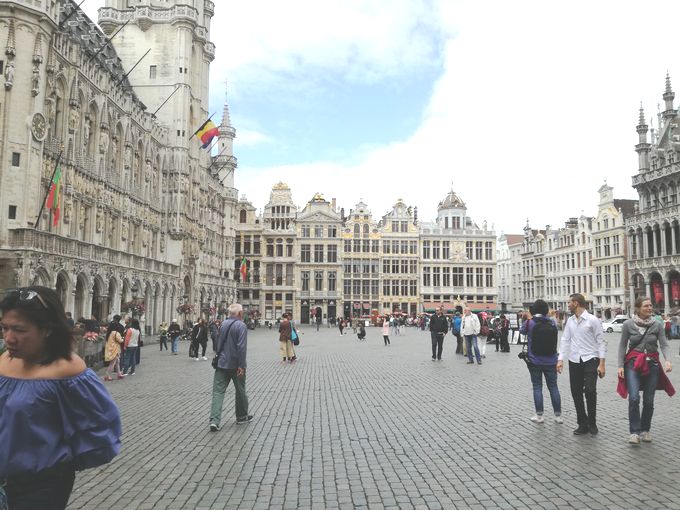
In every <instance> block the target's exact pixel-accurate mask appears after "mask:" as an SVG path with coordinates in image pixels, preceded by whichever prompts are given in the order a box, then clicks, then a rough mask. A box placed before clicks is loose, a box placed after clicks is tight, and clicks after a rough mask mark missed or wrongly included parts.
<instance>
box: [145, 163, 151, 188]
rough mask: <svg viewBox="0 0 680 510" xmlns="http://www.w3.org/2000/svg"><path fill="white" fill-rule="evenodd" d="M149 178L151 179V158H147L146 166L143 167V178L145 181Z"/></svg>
mask: <svg viewBox="0 0 680 510" xmlns="http://www.w3.org/2000/svg"><path fill="white" fill-rule="evenodd" d="M150 179H151V160H150V159H147V160H146V166H145V167H144V180H145V181H146V182H149V180H150Z"/></svg>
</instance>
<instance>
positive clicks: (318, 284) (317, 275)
mask: <svg viewBox="0 0 680 510" xmlns="http://www.w3.org/2000/svg"><path fill="white" fill-rule="evenodd" d="M314 290H323V271H314Z"/></svg>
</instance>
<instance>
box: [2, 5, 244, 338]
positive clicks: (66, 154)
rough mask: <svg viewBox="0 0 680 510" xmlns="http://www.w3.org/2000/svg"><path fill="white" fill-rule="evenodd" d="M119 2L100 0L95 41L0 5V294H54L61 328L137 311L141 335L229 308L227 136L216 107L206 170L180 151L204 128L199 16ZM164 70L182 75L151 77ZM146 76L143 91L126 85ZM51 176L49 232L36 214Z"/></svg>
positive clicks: (67, 11)
mask: <svg viewBox="0 0 680 510" xmlns="http://www.w3.org/2000/svg"><path fill="white" fill-rule="evenodd" d="M128 4H129V2H123V1H110V0H107V2H106V6H105V7H104V8H102V9H101V10H100V21H101V26H102V29H103V31H102V29H100V28H99V27H98V26H97V25H96V24H94V23H93V22H92V21H90V20H89V19H88V17H87V16H86V15H85V14H84V13H83V12H82V11H81V10H80V9H78V8H77V7H76V6H75V4H73V3H70V2H64V1H61V0H53V1H48V2H32V1H27V0H17V1H3V2H0V14H2V16H0V41H2V42H4V47H3V48H0V51H1V53H0V58H2V59H3V60H4V62H3V63H2V67H3V69H2V73H3V78H4V83H3V84H4V87H2V89H1V90H2V92H0V94H2V96H0V104H1V108H0V116H1V119H0V137H1V140H0V154H1V156H0V157H1V158H2V161H3V164H2V167H1V172H2V173H1V174H0V211H1V213H0V275H2V276H1V277H0V278H1V279H2V281H0V286H2V287H4V288H7V287H16V286H23V285H28V284H43V285H47V286H50V287H53V288H56V289H57V291H58V292H59V294H60V296H61V298H62V300H63V302H64V304H65V307H66V309H67V310H68V311H71V312H72V313H73V314H74V315H75V316H76V317H79V316H89V315H90V314H92V313H94V314H95V315H97V317H98V318H100V319H106V318H108V317H110V316H111V315H112V314H113V313H116V312H125V311H126V309H128V308H127V307H129V306H130V305H131V304H134V305H141V304H143V305H144V306H145V307H146V313H144V314H143V315H142V316H141V319H142V320H143V321H145V322H146V326H147V328H146V329H147V331H149V330H150V329H152V328H153V327H154V326H156V325H157V324H158V323H159V322H160V321H162V320H166V321H167V320H169V319H170V318H172V316H175V315H176V312H175V309H176V308H177V306H178V305H180V304H189V305H193V306H194V307H195V309H196V313H198V311H199V310H200V309H204V308H205V309H207V308H211V307H218V306H223V305H226V304H227V303H228V302H230V301H232V300H233V299H234V298H235V296H236V294H235V284H234V281H233V278H231V277H230V274H229V272H230V270H231V268H232V267H233V210H234V205H235V203H236V200H237V194H236V190H234V189H233V173H234V170H235V167H236V160H235V159H234V158H233V154H232V153H231V150H229V148H230V147H231V143H232V140H233V136H234V134H235V133H234V130H233V127H231V125H230V121H229V116H228V110H227V108H226V107H225V114H226V115H225V116H224V118H223V126H222V128H221V131H220V133H221V135H220V137H221V141H220V143H221V146H223V147H227V150H225V151H224V153H223V154H222V155H221V156H220V158H219V159H218V160H214V159H213V158H211V157H210V155H209V153H208V152H206V151H204V150H200V149H199V146H198V143H197V141H196V140H189V137H190V135H191V133H192V132H193V131H194V130H195V129H196V128H197V127H198V126H200V124H201V123H202V121H203V120H204V119H205V118H207V103H208V69H209V64H210V61H211V60H212V58H213V56H214V46H212V43H209V41H208V40H207V38H208V37H209V26H210V18H211V16H212V13H213V4H212V2H209V1H205V2H201V6H200V7H191V6H189V5H185V4H184V3H183V2H179V1H169V2H165V3H163V4H162V5H158V4H157V2H150V1H140V2H136V4H135V5H134V6H129V5H128ZM150 4H153V6H152V5H150ZM126 21H129V23H128V24H127V25H126V26H125V27H124V28H123V29H122V31H121V32H120V33H119V34H118V35H117V36H116V37H115V38H114V39H113V40H112V41H109V39H108V38H107V35H112V33H113V31H114V30H117V29H118V28H120V27H122V25H123V24H124V23H125V22H126ZM178 38H179V39H181V41H182V44H181V45H176V44H175V41H176V40H178ZM2 42H0V44H2ZM147 48H153V49H154V53H156V55H155V56H153V57H152V58H151V59H149V60H146V61H142V62H143V63H144V65H142V66H141V67H139V68H138V69H136V70H135V71H134V72H132V73H130V74H128V72H127V71H130V70H131V69H132V68H133V67H134V66H135V64H136V62H137V61H138V60H139V59H140V57H142V55H143V53H144V52H145V51H146V49H147ZM146 58H149V57H146ZM171 62H174V63H173V65H172V68H173V69H176V68H177V65H176V63H177V62H184V63H186V64H182V66H184V65H186V68H187V69H189V68H191V69H192V72H191V73H189V72H188V71H186V72H182V73H181V74H182V76H181V77H169V76H167V77H166V76H164V75H163V72H165V71H161V70H162V69H163V70H164V69H166V68H169V66H170V63H171ZM149 63H151V64H153V65H155V66H156V69H157V70H158V71H157V73H158V74H156V76H157V79H159V80H161V81H159V83H147V82H146V81H145V80H142V79H141V78H139V77H140V76H142V75H143V74H144V73H147V72H148V73H150V74H149V76H151V71H150V69H151V67H150V65H149ZM144 69H146V71H144V72H142V71H143V70H144ZM197 69H200V70H201V71H200V73H196V72H195V71H196V70H197ZM178 74H179V73H178ZM189 75H191V78H189ZM138 78H139V79H140V82H139V86H138V83H137V82H136V81H135V80H136V79H138ZM149 79H150V78H149ZM133 86H134V87H133ZM175 88H177V92H176V93H175V94H174V95H173V96H170V94H171V93H172V92H173V91H174V90H175ZM179 89H181V91H180V90H179ZM159 91H160V94H159ZM168 97H170V99H169V100H168V101H167V103H166V104H165V105H164V106H162V108H161V109H160V110H159V111H158V112H156V114H155V115H154V114H153V113H152V112H155V110H156V109H157V108H158V107H159V106H161V102H162V101H163V100H165V99H166V98H168ZM185 101H186V102H185ZM18 127H21V128H19V129H17V128H18ZM57 162H59V165H60V168H61V173H62V180H61V190H62V202H61V217H60V219H59V221H57V222H54V221H53V219H54V218H53V217H52V212H51V211H49V210H44V211H43V213H42V215H40V217H38V216H39V214H38V212H39V210H40V208H41V205H42V203H43V200H44V197H45V193H46V190H47V189H48V187H49V184H50V180H51V177H52V174H53V171H54V169H55V166H56V165H57ZM34 225H36V228H33V227H34Z"/></svg>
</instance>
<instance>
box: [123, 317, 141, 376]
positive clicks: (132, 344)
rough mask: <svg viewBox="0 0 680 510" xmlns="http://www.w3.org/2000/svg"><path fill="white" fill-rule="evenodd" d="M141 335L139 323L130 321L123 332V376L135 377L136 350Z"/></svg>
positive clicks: (134, 320) (133, 320) (135, 320)
mask: <svg viewBox="0 0 680 510" xmlns="http://www.w3.org/2000/svg"><path fill="white" fill-rule="evenodd" d="M141 338H142V333H141V331H140V330H139V321H138V320H137V319H131V320H130V323H129V327H128V328H127V331H126V332H125V344H124V345H125V355H124V356H123V375H135V367H136V366H137V349H139V341H140V340H141Z"/></svg>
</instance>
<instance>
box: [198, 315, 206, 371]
mask: <svg viewBox="0 0 680 510" xmlns="http://www.w3.org/2000/svg"><path fill="white" fill-rule="evenodd" d="M199 346H200V347H201V358H203V361H208V358H206V357H205V351H206V349H207V348H208V325H207V324H206V323H205V319H203V318H201V319H200V320H199V321H198V333H197V334H196V361H198V359H199V358H198V347H199Z"/></svg>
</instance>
